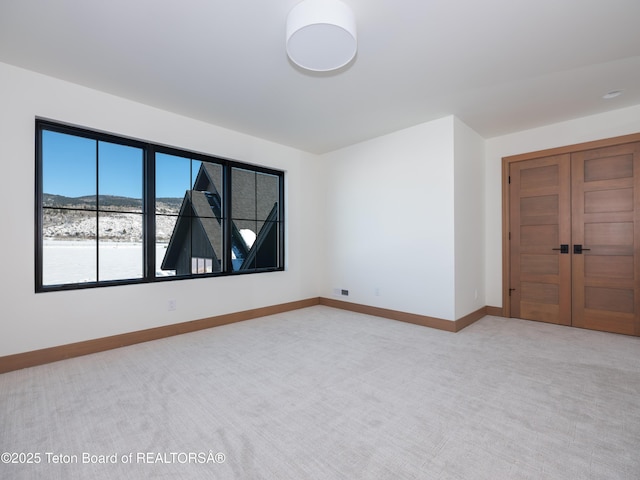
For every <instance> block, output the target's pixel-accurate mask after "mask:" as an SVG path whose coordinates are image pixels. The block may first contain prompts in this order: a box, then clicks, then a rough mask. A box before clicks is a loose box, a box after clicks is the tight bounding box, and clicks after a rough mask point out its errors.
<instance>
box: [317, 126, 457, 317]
mask: <svg viewBox="0 0 640 480" xmlns="http://www.w3.org/2000/svg"><path fill="white" fill-rule="evenodd" d="M453 138H454V117H446V118H443V119H439V120H435V121H432V122H428V123H424V124H421V125H418V126H415V127H412V128H408V129H405V130H401V131H398V132H395V133H392V134H389V135H385V136H382V137H378V138H375V139H372V140H369V141H366V142H362V143H360V144H357V145H353V146H350V147H347V148H344V149H341V150H337V151H335V152H331V153H328V154H325V155H323V156H322V157H321V159H320V160H321V161H322V162H323V163H324V164H325V169H326V171H327V190H326V200H325V203H326V212H325V214H326V219H325V222H324V223H325V224H326V225H327V230H326V231H325V237H326V241H327V249H326V251H327V252H328V255H329V256H328V257H327V258H326V262H327V264H326V269H325V280H324V287H323V289H322V291H321V295H322V296H324V297H328V298H335V299H338V300H344V301H348V302H353V303H359V304H364V305H369V306H375V307H381V308H387V309H392V310H398V311H403V312H409V313H415V314H419V315H426V316H432V317H437V318H442V319H446V320H454V319H455V318H454V317H455V296H454V295H455V293H454V292H455V288H454V245H455V242H454V143H453ZM335 289H340V290H341V289H346V290H348V291H349V296H348V297H344V296H341V295H339V294H338V295H336V293H335Z"/></svg>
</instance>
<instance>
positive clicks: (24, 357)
mask: <svg viewBox="0 0 640 480" xmlns="http://www.w3.org/2000/svg"><path fill="white" fill-rule="evenodd" d="M314 305H326V306H328V307H333V308H339V309H342V310H349V311H352V312H358V313H365V314H367V315H375V316H378V317H383V318H388V319H391V320H398V321H401V322H408V323H413V324H416V325H422V326H423V327H430V328H437V329H438V330H445V331H448V332H459V331H460V330H462V329H463V328H465V327H467V326H469V325H471V324H472V323H473V322H475V321H477V320H479V319H481V318H482V317H484V316H485V315H496V316H501V315H502V309H501V308H498V307H483V308H480V309H478V310H476V311H475V312H472V313H470V314H469V315H466V316H464V317H462V318H460V319H458V320H456V321H450V320H443V319H441V318H435V317H428V316H425V315H417V314H413V313H407V312H401V311H398V310H389V309H386V308H379V307H371V306H368V305H360V304H357V303H350V302H344V301H341V300H334V299H331V298H324V297H315V298H309V299H306V300H299V301H297V302H289V303H282V304H279V305H272V306H268V307H262V308H255V309H252V310H244V311H241V312H235V313H229V314H225V315H218V316H215V317H208V318H202V319H199V320H192V321H189V322H182V323H175V324H172V325H165V326H162V327H156V328H149V329H146V330H138V331H136V332H129V333H123V334H120V335H112V336H109V337H103V338H96V339H93V340H87V341H84V342H77V343H70V344H67V345H60V346H56V347H50V348H44V349H41V350H34V351H31V352H25V353H17V354H14V355H7V356H4V357H0V373H6V372H11V371H13V370H20V369H22V368H27V367H35V366H37V365H44V364H46V363H52V362H57V361H59V360H65V359H67V358H74V357H80V356H82V355H89V354H91V353H98V352H103V351H105V350H112V349H114V348H119V347H126V346H128V345H135V344H136V343H142V342H148V341H151V340H158V339H160V338H166V337H171V336H173V335H180V334H183V333H189V332H196V331H198V330H204V329H206V328H212V327H219V326H221V325H228V324H230V323H236V322H242V321H245V320H251V319H253V318H259V317H265V316H267V315H275V314H277V313H283V312H289V311H292V310H298V309H300V308H307V307H312V306H314Z"/></svg>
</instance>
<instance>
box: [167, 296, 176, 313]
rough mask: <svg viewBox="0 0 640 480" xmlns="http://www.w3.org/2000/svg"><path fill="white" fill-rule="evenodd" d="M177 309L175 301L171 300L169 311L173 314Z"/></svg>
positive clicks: (168, 304)
mask: <svg viewBox="0 0 640 480" xmlns="http://www.w3.org/2000/svg"><path fill="white" fill-rule="evenodd" d="M176 308H177V304H176V301H175V300H174V299H171V300H169V301H168V302H167V310H169V311H170V312H173V311H174V310H175V309H176Z"/></svg>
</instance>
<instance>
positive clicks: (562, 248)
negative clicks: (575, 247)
mask: <svg viewBox="0 0 640 480" xmlns="http://www.w3.org/2000/svg"><path fill="white" fill-rule="evenodd" d="M551 250H560V253H569V245H568V244H566V243H563V244H562V245H560V248H552V249H551Z"/></svg>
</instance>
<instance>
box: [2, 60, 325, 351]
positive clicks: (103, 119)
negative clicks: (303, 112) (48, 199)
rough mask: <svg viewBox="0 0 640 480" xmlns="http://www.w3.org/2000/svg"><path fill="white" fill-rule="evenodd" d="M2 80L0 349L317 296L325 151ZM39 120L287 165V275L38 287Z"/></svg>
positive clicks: (71, 90) (43, 80) (33, 79)
mask: <svg viewBox="0 0 640 480" xmlns="http://www.w3.org/2000/svg"><path fill="white" fill-rule="evenodd" d="M0 78H1V79H2V89H0V105H2V107H1V109H0V161H1V162H2V172H3V173H2V175H0V214H1V217H2V222H3V233H2V236H1V237H0V238H1V239H2V240H1V244H0V246H1V248H0V264H2V267H3V272H4V275H3V276H2V279H0V302H1V303H0V304H1V305H2V306H3V309H2V325H1V327H0V328H1V330H2V334H1V335H0V356H5V355H10V354H15V353H21V352H26V351H31V350H36V349H41V348H46V347H52V346H57V345H62V344H67V343H72V342H79V341H84V340H88V339H93V338H100V337H105V336H109V335H115V334H120V333H126V332H131V331H136V330H142V329H146V328H152V327H157V326H162V325H168V324H173V323H179V322H184V321H189V320H195V319H199V318H206V317H210V316H216V315H221V314H226V313H230V312H237V311H242V310H249V309H253V308H259V307H263V306H268V305H274V304H280V303H286V302H292V301H297V300H302V299H306V298H311V297H317V296H318V292H319V288H320V283H319V282H320V279H318V276H317V275H314V274H312V273H310V272H318V271H320V269H321V268H322V261H323V260H322V256H321V255H317V254H316V253H317V252H319V251H322V249H323V248H324V245H323V244H322V242H321V241H320V232H321V231H322V226H321V224H320V222H319V221H318V219H319V218H321V217H322V210H323V207H324V206H323V205H321V204H319V202H317V198H319V195H320V194H321V191H320V186H321V184H322V169H321V168H320V164H319V163H318V161H317V157H316V156H315V155H311V154H307V153H304V152H301V151H298V150H295V149H292V148H288V147H284V146H281V145H277V144H274V143H270V142H267V141H264V140H261V139H257V138H254V137H250V136H247V135H243V134H240V133H237V132H233V131H230V130H226V129H223V128H219V127H215V126H212V125H209V124H206V123H203V122H199V121H196V120H193V119H189V118H186V117H182V116H179V115H176V114H172V113H169V112H166V111H162V110H159V109H155V108H152V107H149V106H146V105H142V104H138V103H134V102H132V101H128V100H125V99H122V98H118V97H115V96H111V95H108V94H105V93H102V92H98V91H95V90H90V89H88V88H84V87H81V86H78V85H74V84H71V83H67V82H63V81H60V80H57V79H54V78H51V77H46V76H43V75H40V74H37V73H33V72H29V71H27V70H22V69H19V68H15V67H12V66H9V65H6V64H2V63H0ZM36 116H37V117H43V118H49V119H52V120H58V121H61V122H66V123H71V124H77V125H80V126H84V127H87V128H91V129H97V130H103V131H106V132H111V133H115V134H118V135H123V136H129V137H133V138H137V139H142V140H147V141H151V142H156V143H162V144H167V145H171V146H175V147H179V148H184V149H187V150H192V151H198V152H203V153H207V154H211V155H218V156H222V157H227V158H233V159H237V160H239V161H243V162H247V163H255V164H260V165H265V166H268V167H272V168H277V169H282V170H284V171H286V199H287V203H286V220H287V232H286V239H285V241H286V250H287V269H286V271H284V272H273V273H266V274H259V275H243V276H238V277H223V278H210V279H197V280H182V281H175V282H163V283H160V284H144V285H130V286H118V287H105V288H96V289H89V290H81V291H71V292H48V293H40V294H35V293H34V268H35V267H34V242H35V240H34V236H35V235H34V208H35V207H34V201H35V192H34V176H35V159H34V138H35V134H34V120H35V118H36ZM169 299H175V300H176V302H177V310H176V311H171V312H170V311H168V309H167V302H168V300H169Z"/></svg>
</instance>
